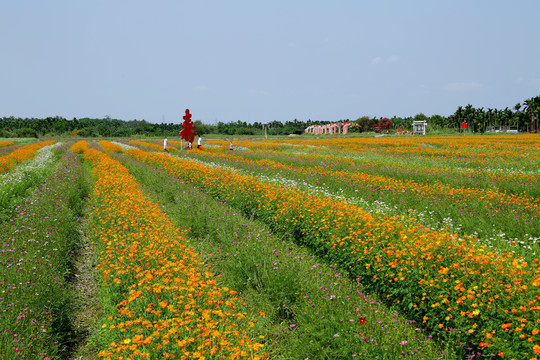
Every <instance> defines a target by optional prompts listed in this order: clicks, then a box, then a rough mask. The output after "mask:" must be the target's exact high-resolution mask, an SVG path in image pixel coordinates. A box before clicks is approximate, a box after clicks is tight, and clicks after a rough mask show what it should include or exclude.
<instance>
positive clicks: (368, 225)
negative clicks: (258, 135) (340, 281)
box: [127, 149, 540, 359]
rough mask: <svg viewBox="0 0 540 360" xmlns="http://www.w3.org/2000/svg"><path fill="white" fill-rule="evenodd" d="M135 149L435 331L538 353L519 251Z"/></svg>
mask: <svg viewBox="0 0 540 360" xmlns="http://www.w3.org/2000/svg"><path fill="white" fill-rule="evenodd" d="M127 155H128V156H131V157H133V158H136V159H138V160H141V161H145V162H148V163H151V164H153V165H155V166H158V167H162V168H164V169H166V170H167V171H169V172H171V173H173V174H176V175H177V176H179V177H181V178H183V179H184V180H185V181H189V182H193V183H195V184H197V185H198V186H201V187H202V188H203V189H205V190H206V191H208V192H210V193H212V194H213V195H214V196H219V197H221V198H222V199H224V200H225V201H227V202H228V203H229V204H231V205H232V206H236V207H239V208H241V209H243V210H244V211H245V212H246V213H247V214H255V215H256V216H258V217H259V218H261V219H263V220H264V221H266V222H268V223H269V224H270V225H271V226H272V227H273V228H274V230H275V231H282V232H285V233H287V234H293V235H295V236H296V237H297V240H298V241H301V242H304V243H305V244H306V245H308V246H311V247H313V248H315V249H316V250H317V251H318V252H319V253H321V254H325V256H326V257H327V258H328V259H330V261H332V262H335V263H340V264H341V265H342V266H344V267H347V268H349V271H350V272H351V273H352V274H353V275H355V276H362V277H363V279H364V283H365V284H366V285H368V286H370V287H371V288H372V289H373V290H374V291H376V292H378V293H381V294H384V295H386V296H387V297H388V299H389V300H392V301H394V303H395V304H396V305H397V306H400V307H401V308H402V309H403V311H404V312H407V313H409V314H411V316H415V317H416V318H417V319H418V320H421V321H423V322H424V324H425V326H427V327H428V328H430V329H431V331H432V332H433V333H434V334H438V335H440V336H443V337H445V338H447V339H448V340H454V341H456V342H462V343H465V344H473V345H475V346H476V347H477V348H481V349H483V350H482V351H484V354H486V355H489V354H499V355H500V356H507V357H509V358H512V357H514V358H516V359H517V358H519V359H522V358H530V359H533V358H534V357H535V355H538V354H540V345H539V341H538V330H537V328H538V326H539V325H540V318H539V316H538V314H539V310H540V307H539V305H540V297H539V296H538V293H539V289H540V267H539V261H538V259H535V260H534V261H532V262H530V263H527V262H525V261H523V260H522V259H521V258H516V257H515V256H514V255H513V254H512V253H502V254H501V253H494V252H491V251H490V249H489V248H486V247H484V246H480V245H478V244H474V243H473V241H472V240H467V239H461V238H459V237H458V236H457V235H455V234H450V233H446V232H437V231H433V230H429V229H426V228H425V227H422V226H419V224H417V223H415V222H414V221H412V220H407V219H405V218H403V217H374V216H372V215H371V214H369V213H366V212H364V211H362V210H361V209H359V208H357V207H355V206H353V205H351V204H348V203H346V202H340V201H336V200H333V199H330V198H327V197H323V196H316V195H313V194H311V193H308V192H299V191H295V190H293V189H289V188H286V187H283V186H280V185H271V184H266V183H263V182H262V181H260V180H259V179H257V178H255V177H251V176H246V175H241V174H238V173H234V172H231V171H229V170H226V169H221V168H215V167H209V166H205V165H203V164H200V163H195V162H191V161H187V160H183V159H179V158H176V157H170V156H164V155H161V154H156V153H149V152H144V151H141V150H133V149H132V150H129V151H128V152H127Z"/></svg>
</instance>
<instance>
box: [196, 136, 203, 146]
mask: <svg viewBox="0 0 540 360" xmlns="http://www.w3.org/2000/svg"><path fill="white" fill-rule="evenodd" d="M201 146H202V137H200V136H199V140H197V149H200V148H201Z"/></svg>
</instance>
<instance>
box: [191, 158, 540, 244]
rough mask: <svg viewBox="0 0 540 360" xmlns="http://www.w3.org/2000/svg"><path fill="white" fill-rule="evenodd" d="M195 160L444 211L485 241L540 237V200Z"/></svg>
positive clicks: (320, 170) (275, 165)
mask: <svg viewBox="0 0 540 360" xmlns="http://www.w3.org/2000/svg"><path fill="white" fill-rule="evenodd" d="M190 156H196V157H197V158H201V159H210V160H211V161H215V160H216V159H217V160H219V161H222V162H224V163H226V164H227V163H233V164H238V165H236V166H240V167H246V166H251V167H257V168H259V169H267V170H268V169H275V170H279V171H283V172H286V173H289V174H295V175H296V176H305V177H309V178H310V179H311V181H312V182H313V181H315V182H317V183H321V182H322V183H325V184H330V185H332V186H334V187H336V188H338V187H339V188H340V189H345V190H346V191H348V192H349V194H352V195H353V196H361V197H364V198H366V199H368V200H377V201H384V202H385V203H388V204H395V205H396V206H397V207H399V208H400V210H402V211H403V213H405V212H408V211H414V210H416V209H419V210H421V211H422V210H424V209H426V208H428V209H429V210H430V211H436V212H437V213H439V214H440V218H441V219H443V218H451V219H453V220H454V221H459V223H460V224H461V225H462V226H463V229H464V230H466V231H467V232H468V233H469V234H471V233H473V232H478V233H479V234H480V235H481V236H483V237H489V236H491V235H492V234H493V233H501V232H502V233H505V234H507V236H508V237H509V238H517V237H520V238H521V237H523V236H525V234H528V235H530V236H533V237H539V236H540V222H538V219H540V200H539V199H538V198H534V197H529V196H524V195H521V194H520V195H514V194H508V193H506V192H505V191H496V190H492V189H483V188H468V187H461V186H460V187H452V186H449V185H447V184H443V183H440V182H438V181H435V182H426V183H419V182H417V181H415V180H413V179H405V180H399V179H395V178H392V177H388V176H381V175H371V174H365V173H359V172H355V171H349V170H333V169H332V168H331V167H324V166H295V165H292V164H288V163H285V162H278V161H274V160H270V159H257V160H252V159H246V158H244V157H242V156H240V155H236V154H231V153H223V152H219V153H217V152H212V153H209V152H206V151H202V152H197V153H196V154H190ZM516 224H519V226H516ZM536 247H538V245H536Z"/></svg>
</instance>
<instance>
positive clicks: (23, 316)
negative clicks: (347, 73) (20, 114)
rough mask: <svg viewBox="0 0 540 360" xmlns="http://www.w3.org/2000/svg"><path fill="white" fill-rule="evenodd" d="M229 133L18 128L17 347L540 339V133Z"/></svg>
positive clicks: (52, 353) (334, 355)
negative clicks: (80, 291) (124, 136)
mask: <svg viewBox="0 0 540 360" xmlns="http://www.w3.org/2000/svg"><path fill="white" fill-rule="evenodd" d="M169 143H170V144H176V142H175V141H174V139H171V141H170V142H169ZM229 143H230V140H205V143H204V145H203V147H202V149H193V150H186V149H180V148H175V147H171V146H169V147H168V148H167V150H168V151H167V152H165V151H164V150H163V145H162V140H160V139H157V140H148V141H135V140H130V141H127V140H126V141H119V142H112V141H106V140H96V141H94V142H90V143H89V142H87V141H85V140H81V141H77V142H73V141H70V142H68V143H65V144H62V143H58V144H54V142H36V143H33V144H28V145H17V146H15V145H14V144H13V143H10V142H5V144H4V142H2V143H0V148H1V149H2V151H3V152H2V156H1V157H0V161H1V162H0V210H1V211H0V215H1V217H0V221H1V222H2V230H5V231H2V233H0V269H2V272H1V277H0V280H1V281H2V289H1V293H0V331H1V333H0V337H1V340H2V341H1V342H0V359H40V360H45V359H48V360H50V359H71V358H77V359H85V358H84V357H81V356H80V355H79V354H77V353H75V351H76V350H75V348H76V347H77V346H79V345H82V346H86V347H87V352H90V353H91V354H92V355H90V357H89V358H100V359H163V358H175V359H274V358H275V359H311V360H314V359H326V358H328V359H342V358H343V359H349V358H351V359H352V358H369V359H441V360H442V359H445V360H446V359H466V358H504V359H516V360H518V359H529V360H533V359H538V358H539V357H540V330H539V329H540V261H539V257H538V254H539V250H540V185H539V184H540V182H539V181H538V180H539V178H540V136H538V135H497V136H455V137H427V136H426V137H389V136H388V137H379V138H331V139H330V138H321V139H317V138H304V137H295V138H288V139H271V140H248V139H246V140H233V143H234V150H232V151H231V150H229ZM39 149H41V150H39ZM89 179H91V180H90V181H89ZM79 227H82V228H79ZM82 234H85V235H84V236H85V237H87V238H88V243H89V244H90V243H91V248H90V250H91V251H92V252H93V253H94V258H92V259H89V261H90V262H91V263H92V264H93V266H89V267H88V268H89V269H93V270H89V271H92V272H93V276H94V277H95V278H96V279H97V282H98V290H97V291H98V293H96V294H95V296H96V297H97V298H98V299H99V304H100V305H99V306H100V309H99V311H94V313H92V314H88V316H90V317H91V318H92V323H94V324H95V325H93V326H94V327H93V328H92V329H90V330H89V335H88V336H89V337H90V341H89V343H88V344H87V345H84V344H76V343H77V342H80V341H82V340H81V339H80V334H78V335H76V334H75V333H76V332H75V330H74V325H73V322H74V321H75V320H74V319H75V318H74V314H75V313H76V312H78V311H79V312H80V311H84V309H77V308H76V305H77V304H75V303H76V301H72V299H73V298H74V296H73V295H74V294H75V292H76V291H77V289H76V288H74V287H73V284H72V279H73V277H74V276H78V275H77V271H78V270H76V269H74V265H73V264H74V262H75V259H76V258H77V256H78V254H77V246H78V243H79V242H80V239H81V235H82Z"/></svg>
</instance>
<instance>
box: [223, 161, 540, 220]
mask: <svg viewBox="0 0 540 360" xmlns="http://www.w3.org/2000/svg"><path fill="white" fill-rule="evenodd" d="M212 156H213V157H221V158H226V159H231V160H234V161H239V162H244V163H249V164H254V165H257V166H270V167H273V168H276V169H283V170H286V171H291V172H297V173H304V174H318V175H327V176H331V177H334V178H339V179H342V180H343V181H346V182H350V183H354V184H355V186H357V187H359V188H363V189H366V188H369V189H375V190H380V191H390V192H392V193H395V194H397V195H401V194H405V193H406V194H413V195H414V196H419V197H422V198H426V199H439V200H441V201H451V202H456V203H457V202H461V203H469V204H476V203H480V204H483V206H484V207H486V208H487V209H492V208H493V209H496V210H497V211H498V210H499V209H498V208H499V207H503V208H505V209H508V211H509V212H510V211H511V212H512V215H513V216H516V217H522V218H524V219H539V218H540V199H539V198H533V197H528V196H523V195H515V194H507V193H506V192H505V191H497V190H494V189H483V188H470V187H452V186H450V185H448V184H444V183H441V182H439V181H434V182H430V183H425V184H423V183H419V182H417V181H415V180H413V179H406V180H400V179H395V178H392V177H390V176H384V175H377V174H366V173H359V172H354V171H349V170H333V169H331V168H328V167H326V166H306V167H299V166H293V165H291V164H286V163H281V162H277V161H274V160H270V159H259V160H255V159H247V158H245V157H242V156H239V155H236V154H231V153H223V152H220V153H216V152H213V153H212Z"/></svg>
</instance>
